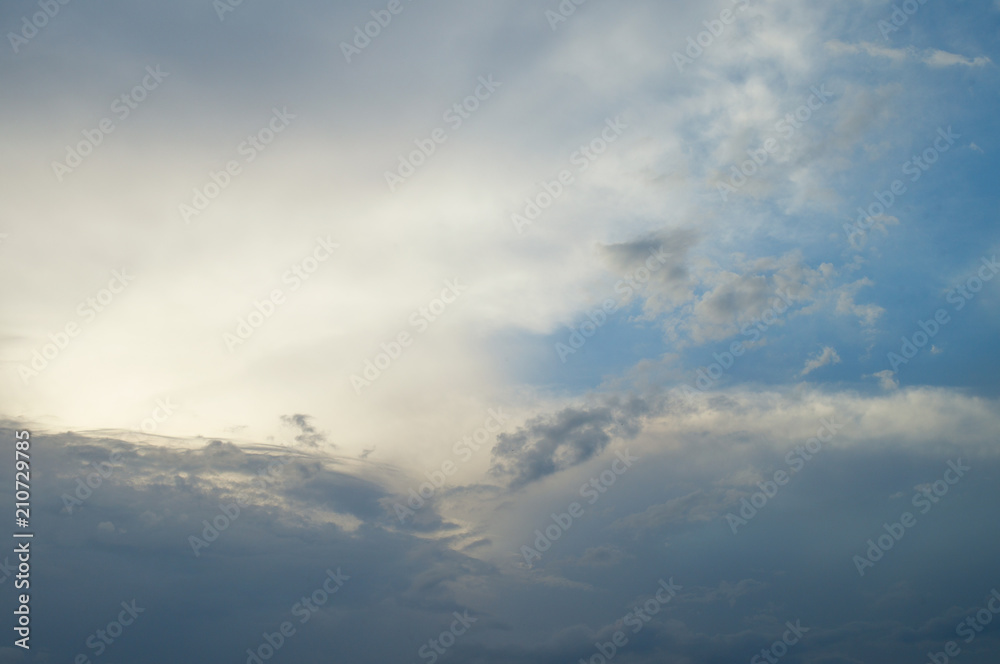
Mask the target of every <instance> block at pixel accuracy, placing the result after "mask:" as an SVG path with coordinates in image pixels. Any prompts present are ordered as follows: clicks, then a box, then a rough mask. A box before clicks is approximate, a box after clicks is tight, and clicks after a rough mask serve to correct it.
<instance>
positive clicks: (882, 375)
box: [872, 369, 899, 390]
mask: <svg viewBox="0 0 1000 664" xmlns="http://www.w3.org/2000/svg"><path fill="white" fill-rule="evenodd" d="M872 375H873V376H874V377H875V378H878V384H879V386H880V387H881V388H882V389H883V390H897V389H899V381H898V380H896V372H895V371H893V370H892V369H883V370H882V371H879V372H876V373H874V374H872Z"/></svg>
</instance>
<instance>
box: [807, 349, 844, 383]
mask: <svg viewBox="0 0 1000 664" xmlns="http://www.w3.org/2000/svg"><path fill="white" fill-rule="evenodd" d="M828 364H840V355H838V354H837V351H836V350H835V349H834V348H832V347H831V346H824V347H823V350H821V351H820V352H819V353H817V354H816V355H815V356H813V357H811V358H809V359H808V360H807V361H806V366H805V368H804V369H802V373H800V374H799V375H800V376H806V375H808V374H810V373H812V372H813V371H816V369H819V368H820V367H825V366H827V365H828Z"/></svg>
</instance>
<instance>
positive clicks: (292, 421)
mask: <svg viewBox="0 0 1000 664" xmlns="http://www.w3.org/2000/svg"><path fill="white" fill-rule="evenodd" d="M310 420H312V418H311V417H310V416H309V415H302V414H295V415H282V416H281V421H282V422H283V423H284V424H286V425H288V426H291V427H296V428H298V430H299V434H298V435H297V436H295V442H297V443H299V444H301V445H305V446H307V447H319V446H320V445H323V444H327V440H326V434H324V433H320V432H319V431H317V430H316V427H314V426H313V425H312V424H311V422H310ZM365 456H367V454H366V455H365ZM362 458H364V457H362Z"/></svg>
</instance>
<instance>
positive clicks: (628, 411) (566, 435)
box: [491, 397, 649, 489]
mask: <svg viewBox="0 0 1000 664" xmlns="http://www.w3.org/2000/svg"><path fill="white" fill-rule="evenodd" d="M648 412H649V404H648V403H647V402H646V401H645V400H643V399H641V398H638V397H632V398H626V399H622V400H618V399H610V400H608V401H607V403H606V405H598V406H592V407H586V408H575V407H570V408H565V409H563V410H561V411H559V412H557V413H555V414H552V415H543V416H539V417H536V418H533V419H531V420H529V421H528V422H526V423H525V424H524V425H523V426H522V427H520V428H519V429H518V430H517V431H515V432H514V433H510V434H507V433H503V434H500V435H499V436H497V444H496V445H495V446H494V448H493V465H492V468H491V473H493V474H494V475H497V476H508V477H509V478H510V479H509V485H510V487H511V488H514V489H516V488H519V487H522V486H524V485H526V484H530V483H531V482H535V481H537V480H540V479H542V478H544V477H547V476H549V475H552V474H554V473H557V472H559V471H561V470H565V469H567V468H572V467H573V466H576V465H578V464H580V463H583V462H585V461H587V460H589V459H591V458H592V457H594V456H595V455H597V454H600V453H601V452H603V451H604V449H605V448H606V447H607V446H608V443H610V442H611V441H612V439H613V438H614V437H615V436H625V437H628V436H631V435H634V434H635V433H636V432H637V431H638V428H639V423H640V421H641V418H642V417H643V416H644V415H646V414H647V413H648Z"/></svg>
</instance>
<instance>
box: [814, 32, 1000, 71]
mask: <svg viewBox="0 0 1000 664" xmlns="http://www.w3.org/2000/svg"><path fill="white" fill-rule="evenodd" d="M825 45H826V49H827V50H828V51H830V52H831V53H833V54H834V55H857V54H859V53H865V54H867V55H870V56H872V57H878V58H887V59H889V60H892V61H893V62H895V63H900V62H905V61H908V60H909V61H916V62H922V63H924V64H926V65H928V66H931V67H954V66H964V67H985V66H986V65H988V64H993V61H992V60H990V59H989V58H988V57H986V56H977V57H975V58H967V57H965V56H962V55H958V54H956V53H949V52H947V51H942V50H939V49H929V50H926V51H922V52H921V51H918V50H917V49H915V48H912V47H911V48H906V49H901V48H890V47H887V46H880V45H878V44H872V43H870V42H860V43H858V44H847V43H844V42H842V41H839V40H836V39H834V40H830V41H828V42H826V44H825Z"/></svg>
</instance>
